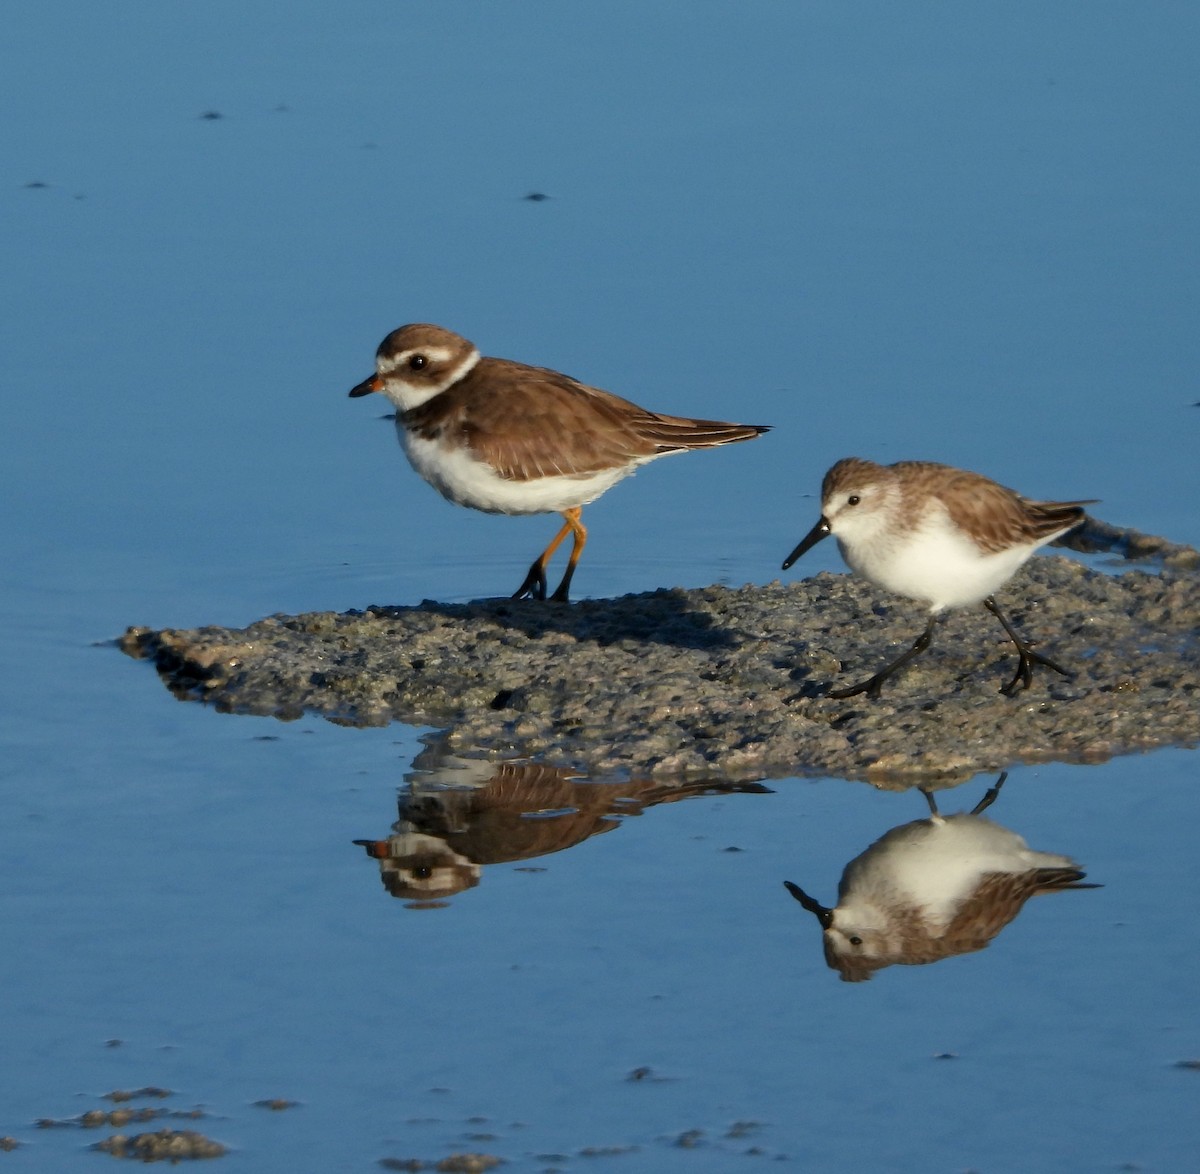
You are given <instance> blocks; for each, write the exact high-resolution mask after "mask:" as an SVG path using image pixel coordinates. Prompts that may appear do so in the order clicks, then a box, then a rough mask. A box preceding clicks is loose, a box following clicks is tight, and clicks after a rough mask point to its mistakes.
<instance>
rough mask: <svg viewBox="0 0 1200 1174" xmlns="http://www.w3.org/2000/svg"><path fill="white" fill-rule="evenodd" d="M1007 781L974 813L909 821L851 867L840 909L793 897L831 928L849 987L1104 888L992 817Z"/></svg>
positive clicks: (827, 942)
mask: <svg viewBox="0 0 1200 1174" xmlns="http://www.w3.org/2000/svg"><path fill="white" fill-rule="evenodd" d="M1006 777H1007V776H1005V775H1003V774H1002V775H1001V776H1000V778H999V779H998V780H997V781H996V785H995V786H993V787H992V788H990V789H989V790H988V792H987V793H986V794H985V795H984V797H983V798H982V799H981V800H980V801H979V802H978V803H977V804H976V805H975V807H974V808H973V809H972V810H971V811H970V812H959V813H957V814H955V815H941V814H940V813H939V812H938V809H937V803H936V801H935V800H934V797H933V794H932V793H931V792H929V791H926V790H924V789H922V792H921V793H922V794H923V795H924V796H925V800H926V802H927V803H928V805H929V818H928V819H918V820H914V821H913V822H912V823H906V824H901V826H900V827H896V828H892V830H891V831H890V832H888V833H887V834H886V835H883V836H881V837H880V838H879V839H878V840H876V841H875V843H873V844H872V845H871V846H870V847H869V848H868V849H867V850H866V851H865V852H863V853H862V854H861V855H859V856H856V857H855V858H854V859H853V860H851V861H850V863H849V864H847V865H846V867H845V870H844V871H843V872H842V879H841V883H840V884H839V885H838V899H837V905H836V906H834V907H833V908H832V909H831V908H829V907H828V906H826V905H822V904H821V903H820V902H819V901H816V900H814V899H813V898H812V897H810V896H809V895H808V894H807V893H806V892H805V891H804V890H803V889H802V888H800V886H799V885H794V884H792V882H791V881H784V882H783V883H784V885H785V887H786V888H787V890H788V892H789V893H791V894H792V896H793V897H795V898H796V900H797V901H799V902H800V904H801V905H803V906H804V908H805V909H807V910H808V911H809V912H810V913H812V914H813V915H814V916H815V917H816V918H817V920H818V921H819V922H820V923H821V928H822V930H823V931H824V933H823V935H822V937H823V943H824V947H825V961H826V963H827V964H828V965H829V967H830V969H832V970H836V971H838V972H839V974H840V975H841V978H842V981H843V982H861V981H863V980H864V979H868V978H870V977H871V975H872V974H874V973H875V971H876V970H880V969H882V968H883V967H885V966H893V965H896V964H897V963H899V964H902V965H906V966H919V965H922V964H924V963H927V962H938V961H941V960H942V959H943V958H950V957H952V956H953V955H955V954H965V953H968V952H970V951H972V950H982V949H983V948H984V947H985V946H986V945H987V944H988V943H989V942H990V941H991V940H992V939H993V938H994V937H995V936H996V935H997V934H998V933H999V932H1000V931H1001V930H1002V929H1003V928H1004V927H1005V926H1006V925H1007V924H1008V923H1009V922H1010V921H1012V920H1013V918H1014V917H1016V915H1017V914H1018V913H1020V912H1021V909H1022V908H1023V907H1024V905H1025V902H1026V901H1028V900H1029V898H1030V897H1033V896H1035V895H1036V894H1038V893H1056V892H1061V891H1062V890H1064V889H1096V888H1099V887H1100V886H1099V885H1094V884H1087V883H1084V877H1085V876H1086V873H1084V872H1083V870H1082V869H1081V868H1080V867H1079V865H1078V864H1076V863H1075V861H1074V860H1072V859H1071V858H1070V857H1069V856H1060V855H1058V854H1057V853H1054V852H1038V851H1035V850H1034V849H1032V848H1030V847H1029V845H1028V844H1027V843H1026V842H1025V840H1024V839H1023V838H1022V837H1021V836H1019V835H1017V833H1016V832H1013V831H1009V830H1008V828H1005V827H1001V826H1000V825H999V824H998V823H994V822H993V821H992V820H990V819H986V818H984V817H983V814H982V813H983V812H984V811H986V810H987V808H989V807H990V806H991V805H992V803H994V802H995V800H996V797H997V795H999V793H1000V788H1001V787H1002V786H1003V785H1004V780H1005V778H1006Z"/></svg>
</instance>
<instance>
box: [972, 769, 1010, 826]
mask: <svg viewBox="0 0 1200 1174" xmlns="http://www.w3.org/2000/svg"><path fill="white" fill-rule="evenodd" d="M1007 778H1008V771H1006V770H1003V771H1001V772H1000V777H999V778H998V779H997V780H996V781H995V782H994V783H993V784H992V785H991V786H990V787H988V789H987V790H986V791H985V792H984V793H983V798H982V799H980V800H979V802H978V803H976V804H975V806H974V807H972V808H971V814H972V815H979V814H981V813H982V812H984V811H986V810H987V809H988V808H989V807H991V805H992V804H993V803H995V802H996V800H997V799H998V798H999V796H1000V788H1001V787H1003V786H1004V780H1005V779H1007Z"/></svg>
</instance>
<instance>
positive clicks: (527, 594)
mask: <svg viewBox="0 0 1200 1174" xmlns="http://www.w3.org/2000/svg"><path fill="white" fill-rule="evenodd" d="M555 594H557V592H556V593H555ZM512 598H513V599H545V598H546V568H545V567H543V566H542V564H541V561H540V560H539V561H538V562H535V563H534V564H533V566H531V567H530V568H529V574H528V575H526V576H525V582H524V583H522V584H521V586H520V587H518V588H517V589H516V591H514V592H513V593H512Z"/></svg>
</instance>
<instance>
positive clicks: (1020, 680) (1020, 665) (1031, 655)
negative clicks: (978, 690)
mask: <svg viewBox="0 0 1200 1174" xmlns="http://www.w3.org/2000/svg"><path fill="white" fill-rule="evenodd" d="M983 606H984V607H986V608H987V609H988V611H990V612H991V613H992V615H994V616H995V617H996V619H998V620H999V621H1000V623H1001V624H1002V625H1003V627H1004V631H1005V632H1006V633H1007V634H1008V638H1009V639H1010V640H1011V641H1012V642H1013V645H1014V646H1015V647H1016V650H1017V655H1018V656H1019V658H1020V659H1019V660H1018V661H1017V674H1016V676H1015V677H1013V679H1012V680H1011V681H1009V682H1008V684H1007V685H1005V686H1004V687H1003V688H1002V689H1001V690H1000V692H1001V693H1003V694H1004V696H1005V697H1015V696H1016V695H1017V694H1018V693H1019V692H1020V691H1021V690H1022V689H1028V688H1029V686H1030V685H1032V684H1033V666H1034V665H1035V664H1044V665H1045V666H1046V667H1047V668H1048V669H1053V670H1054V671H1055V672H1056V673H1058V674H1059V675H1060V676H1063V677H1073V676H1074V675H1075V674H1074V673H1073V672H1071V670H1070V669H1065V668H1063V667H1062V665H1060V664H1055V663H1054V661H1052V660H1051V659H1050V658H1049V657H1048V656H1043V655H1042V654H1041V653H1040V652H1034V650H1033V649H1032V648H1030V647H1029V645H1028V644H1026V643H1025V641H1024V640H1022V639H1021V637H1020V636H1018V635H1017V631H1016V629H1015V628H1014V627H1013V626H1012V624H1010V623H1009V622H1008V617H1007V616H1005V614H1004V613H1003V612H1002V611H1001V610H1000V608H999V607H997V606H996V600H995V599H994V598H993V597H992V596H990V595H989V596H988V597H987V599H985V600H984V601H983Z"/></svg>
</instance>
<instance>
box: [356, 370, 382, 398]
mask: <svg viewBox="0 0 1200 1174" xmlns="http://www.w3.org/2000/svg"><path fill="white" fill-rule="evenodd" d="M378 390H379V376H378V375H372V376H371V378H370V379H364V380H363V381H362V382H361V383H360V384H359V385H358V386H357V387H352V388H351V389H350V398H351V399H357V398H358V397H359V396H360V395H370V394H371V392H373V391H378Z"/></svg>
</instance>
